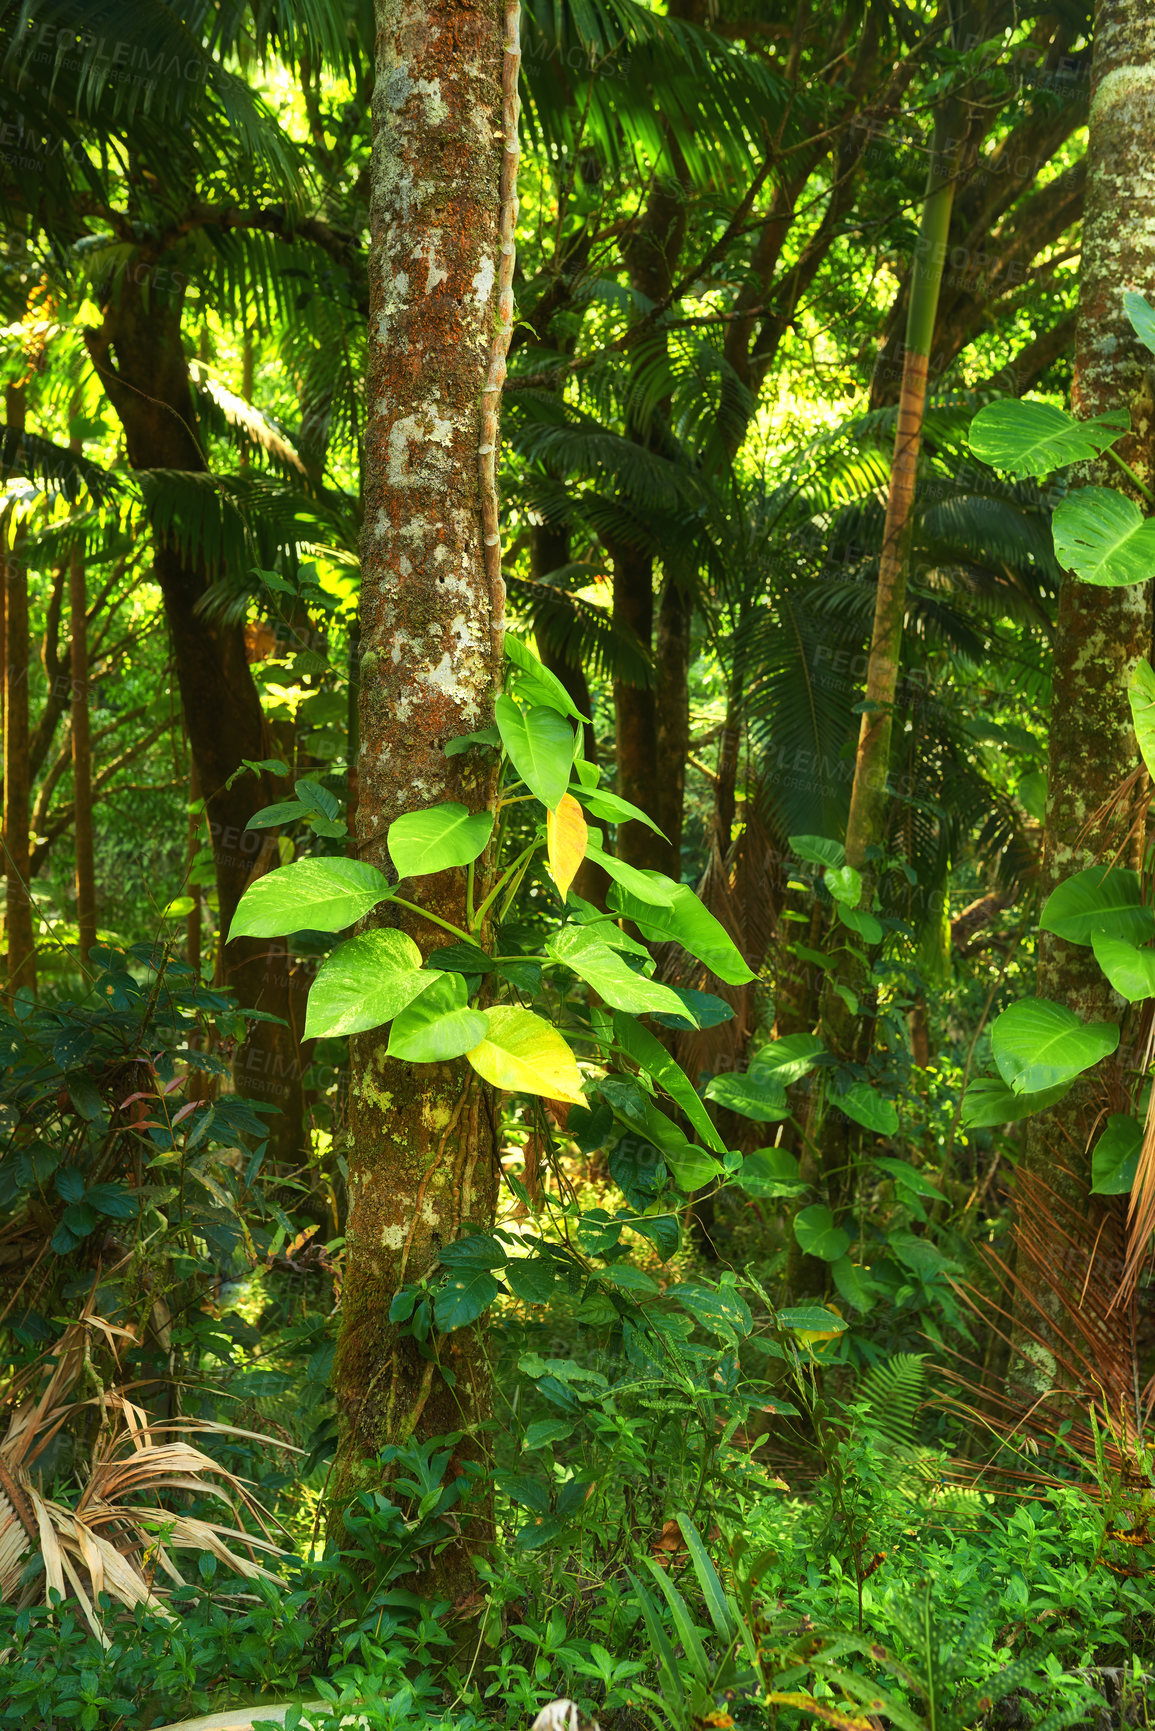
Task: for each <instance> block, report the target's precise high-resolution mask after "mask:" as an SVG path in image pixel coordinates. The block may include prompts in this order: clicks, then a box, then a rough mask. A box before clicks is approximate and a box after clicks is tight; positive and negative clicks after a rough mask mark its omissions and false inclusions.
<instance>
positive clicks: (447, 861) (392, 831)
mask: <svg viewBox="0 0 1155 1731" xmlns="http://www.w3.org/2000/svg"><path fill="white" fill-rule="evenodd" d="M492 834H493V813H492V812H491V811H469V810H468V809H467V807H465V806H463V805H459V804H458V803H457V801H456V800H446V801H445V802H444V803H443V804H441V805H430V806H426V808H425V810H424V811H407V812H403V813H402V815H401V816H400V817H397V818H394V820H393V822H392V823H391V824H390V825H389V852H390V854H391V856H392V859H393V864H394V865H395V866H396V867H397V870H398V872H399V873H400V874H401V876H402V877H403V878H416V877H424V876H426V875H427V874H428V873H430V872H444V871H451V870H453V868H454V867H455V866H466V865H472V863H473V861H474V860H475V859H477V858H479V857H480V855H481V854H483V853H484V852H485V849H486V847H487V846H488V844H489V838H490V836H491V835H492Z"/></svg>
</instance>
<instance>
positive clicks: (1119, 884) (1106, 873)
mask: <svg viewBox="0 0 1155 1731" xmlns="http://www.w3.org/2000/svg"><path fill="white" fill-rule="evenodd" d="M1039 925H1040V926H1041V927H1042V929H1043V931H1045V932H1054V934H1055V936H1056V937H1057V938H1065V939H1066V940H1067V942H1068V943H1069V944H1090V943H1092V942H1093V941H1094V939H1095V938H1096V937H1100V938H1124V939H1126V940H1127V942H1128V943H1142V942H1144V940H1145V939H1147V938H1149V937H1150V936H1151V934H1152V931H1153V930H1155V916H1153V915H1152V912H1151V909H1150V908H1149V907H1146V906H1145V905H1144V902H1143V886H1142V884H1141V883H1140V881H1139V874H1138V872H1133V871H1130V870H1128V869H1127V868H1126V867H1124V866H1108V865H1096V866H1088V867H1087V869H1086V871H1081V872H1075V873H1073V874H1072V876H1071V877H1069V878H1064V879H1063V881H1062V883H1061V884H1059V885H1057V886H1056V888H1055V889H1053V890H1052V891H1051V894H1050V895H1049V896H1048V897H1047V901H1046V906H1045V907H1044V908H1043V911H1042V914H1041V916H1040V918H1039Z"/></svg>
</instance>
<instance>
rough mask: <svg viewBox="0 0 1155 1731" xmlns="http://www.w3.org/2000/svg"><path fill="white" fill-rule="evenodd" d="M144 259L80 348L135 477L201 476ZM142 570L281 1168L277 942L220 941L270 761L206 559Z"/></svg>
mask: <svg viewBox="0 0 1155 1731" xmlns="http://www.w3.org/2000/svg"><path fill="white" fill-rule="evenodd" d="M152 262H153V260H152V259H151V258H150V256H149V254H148V252H147V250H143V251H142V254H141V266H142V268H141V269H140V270H138V271H136V272H133V273H128V272H126V273H125V274H124V275H123V276H122V277H121V278H120V279H118V283H117V286H116V290H115V298H113V299H110V301H109V302H108V305H107V306H106V307H105V308H104V317H103V322H102V324H101V325H100V327H99V328H98V329H94V330H89V331H87V332H86V333H85V342H86V344H87V347H88V352H89V354H90V356H91V358H92V363H93V366H94V367H95V369H96V372H97V374H98V376H99V378H100V381H101V383H102V384H103V385H104V387H105V389H106V391H107V392H108V395H109V399H110V401H111V402H112V405H113V407H114V409H115V410H116V412H117V414H118V416H119V417H120V421H121V424H122V426H123V427H124V433H125V442H126V444H127V447H128V458H129V461H130V463H131V464H132V466H133V468H134V469H136V470H138V471H145V472H147V471H148V470H150V469H157V468H164V469H180V470H186V471H191V472H193V473H203V472H204V470H205V467H206V465H205V458H204V453H203V452H202V450H201V448H200V443H199V441H198V438H197V433H196V421H195V415H194V411H193V401H192V392H191V389H190V386H189V375H188V364H187V361H186V358H185V352H184V345H183V340H182V334H181V311H182V303H181V296H180V292H179V291H175V292H174V291H171V290H168V289H166V288H164V287H163V286H161V285H159V284H157V283H155V282H151V283H150V287H149V292H148V296H147V302H146V298H145V294H144V290H143V288H142V286H141V283H140V282H138V280H137V279H138V277H139V278H142V279H144V280H146V281H147V280H148V279H150V278H151V277H152V272H151V271H149V270H145V269H144V268H143V267H144V266H146V265H149V264H151V263H152ZM153 572H154V575H155V577H156V580H157V583H158V585H159V587H160V591H161V594H162V596H163V599H164V609H165V617H166V620H167V622H168V627H169V632H170V636H171V639H172V646H173V659H174V662H175V665H176V674H177V682H178V684H179V686H180V695H181V703H182V706H183V709H184V718H185V727H186V729H187V731H188V737H189V747H190V750H191V752H192V755H193V758H194V760H195V762H196V766H197V774H198V777H199V780H200V785H201V788H202V789H203V791H204V797H205V810H206V814H207V816H208V821H209V833H210V835H211V837H212V848H213V861H214V866H215V875H216V888H217V901H218V911H217V919H218V924H219V929H220V941H221V946H222V947H221V952H220V966H219V972H220V975H221V978H222V980H223V982H224V983H225V984H227V985H229V986H231V987H232V989H233V990H234V991H235V992H236V994H237V998H238V1000H239V1002H240V1004H241V1006H242V1008H244V1009H259V1010H263V1011H268V1012H269V1013H271V1014H272V1015H274V1016H277V1017H280V1018H282V1023H280V1024H279V1023H277V1022H256V1023H254V1025H253V1028H252V1031H251V1033H250V1034H249V1037H248V1038H247V1039H246V1040H245V1042H244V1043H243V1045H242V1046H241V1047H240V1048H239V1049H238V1051H237V1054H236V1058H235V1062H234V1074H235V1078H236V1085H237V1087H238V1088H239V1089H240V1090H241V1092H242V1093H244V1094H246V1095H247V1096H248V1097H249V1098H251V1099H257V1100H265V1101H268V1102H269V1103H270V1104H272V1105H274V1106H276V1107H278V1108H279V1111H278V1113H277V1115H276V1116H275V1117H273V1118H272V1119H271V1122H270V1138H269V1149H270V1155H271V1157H272V1158H273V1159H274V1160H276V1161H279V1162H288V1161H292V1160H295V1159H296V1157H297V1156H298V1154H299V1152H300V1149H301V1146H302V1142H303V1136H304V1102H303V1093H302V1086H301V1082H302V1072H301V1062H300V1057H299V1054H298V1051H297V1047H296V1038H295V1034H294V1031H293V1026H292V1015H291V991H290V977H289V955H288V950H287V947H286V945H285V944H284V942H283V941H281V940H279V939H261V940H257V939H252V938H240V939H237V940H235V941H234V942H232V943H226V942H225V940H226V938H227V936H228V930H229V926H230V924H231V921H232V917H233V914H234V913H235V912H236V907H237V903H238V902H239V901H240V899H241V896H242V895H243V894H244V892H245V890H246V888H247V887H248V885H249V884H250V883H251V882H252V881H253V879H254V878H257V877H259V876H261V875H262V874H263V873H265V872H267V871H269V870H271V869H273V868H274V867H275V866H276V865H277V863H278V855H277V849H276V844H275V842H274V841H273V839H272V837H271V836H270V835H269V833H268V832H266V831H259V830H249V829H247V828H246V825H247V824H248V821H249V819H250V818H251V817H252V816H253V815H254V813H256V812H257V811H259V810H260V809H261V807H262V806H264V805H269V804H271V803H272V800H273V798H274V797H275V789H274V787H273V784H272V782H271V781H270V780H269V778H268V777H267V776H259V777H258V776H256V775H253V774H251V773H245V774H243V775H240V776H238V777H237V779H236V780H235V781H234V782H233V783H232V786H231V787H230V786H229V785H228V784H229V781H230V778H231V777H232V776H233V774H234V771H236V770H237V769H238V768H239V767H240V764H241V760H242V759H243V758H250V759H253V760H259V759H261V758H264V757H267V756H269V750H268V733H267V729H266V727H265V723H264V718H263V716H262V714H261V705H260V700H259V698H258V696H257V690H256V686H255V685H254V684H253V678H252V674H251V672H250V670H249V664H248V659H247V656H246V654H245V641H244V632H243V629H242V627H241V625H239V624H224V623H221V622H220V621H212V620H209V619H206V618H205V617H204V616H203V614H202V612H201V609H200V604H201V602H202V600H203V598H204V596H205V595H206V593H207V591H208V589H209V587H210V586H211V583H212V581H213V573H212V571H210V570H209V569H208V567H207V565H206V562H205V559H204V556H203V553H201V552H200V551H199V550H186V549H185V548H183V547H181V546H180V545H178V544H177V543H176V542H175V541H173V540H171V539H168V538H163V537H160V536H157V538H156V546H155V553H154V565H153Z"/></svg>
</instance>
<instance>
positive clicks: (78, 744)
mask: <svg viewBox="0 0 1155 1731" xmlns="http://www.w3.org/2000/svg"><path fill="white" fill-rule="evenodd" d="M68 610H69V618H70V625H71V643H70V649H69V654H70V665H71V671H72V788H73V803H74V809H75V812H76V818H75V825H74V835H75V841H76V928H77V949H78V951H79V954H80V966H81V969H82V970H84V971H87V969H88V967H89V965H90V964H89V961H88V952H89V950H91V949H92V947H93V945H94V944H95V943H96V865H95V859H94V852H93V830H92V743H91V738H90V731H91V730H90V728H89V701H90V694H89V686H88V586H87V584H86V582H85V571H84V555H83V554H82V553H81V552H80V551H79V550H78V549H74V551H73V553H72V555H71V557H70V558H69V561H68Z"/></svg>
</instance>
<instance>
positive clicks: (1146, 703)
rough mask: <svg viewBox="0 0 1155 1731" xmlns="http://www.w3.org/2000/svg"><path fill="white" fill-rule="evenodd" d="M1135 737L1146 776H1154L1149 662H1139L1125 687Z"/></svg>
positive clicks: (1154, 715)
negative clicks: (1145, 769)
mask: <svg viewBox="0 0 1155 1731" xmlns="http://www.w3.org/2000/svg"><path fill="white" fill-rule="evenodd" d="M1127 696H1128V697H1129V698H1130V700H1131V716H1132V719H1133V721H1134V723H1135V737H1136V739H1137V740H1138V741H1139V750H1140V752H1141V753H1142V756H1143V762H1144V763H1145V764H1146V765H1147V773H1148V775H1153V776H1155V671H1153V670H1152V667H1151V663H1150V662H1149V661H1140V662H1139V664H1138V666H1137V667H1136V669H1135V671H1134V673H1133V674H1132V675H1131V683H1130V685H1129V686H1128V687H1127Z"/></svg>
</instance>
